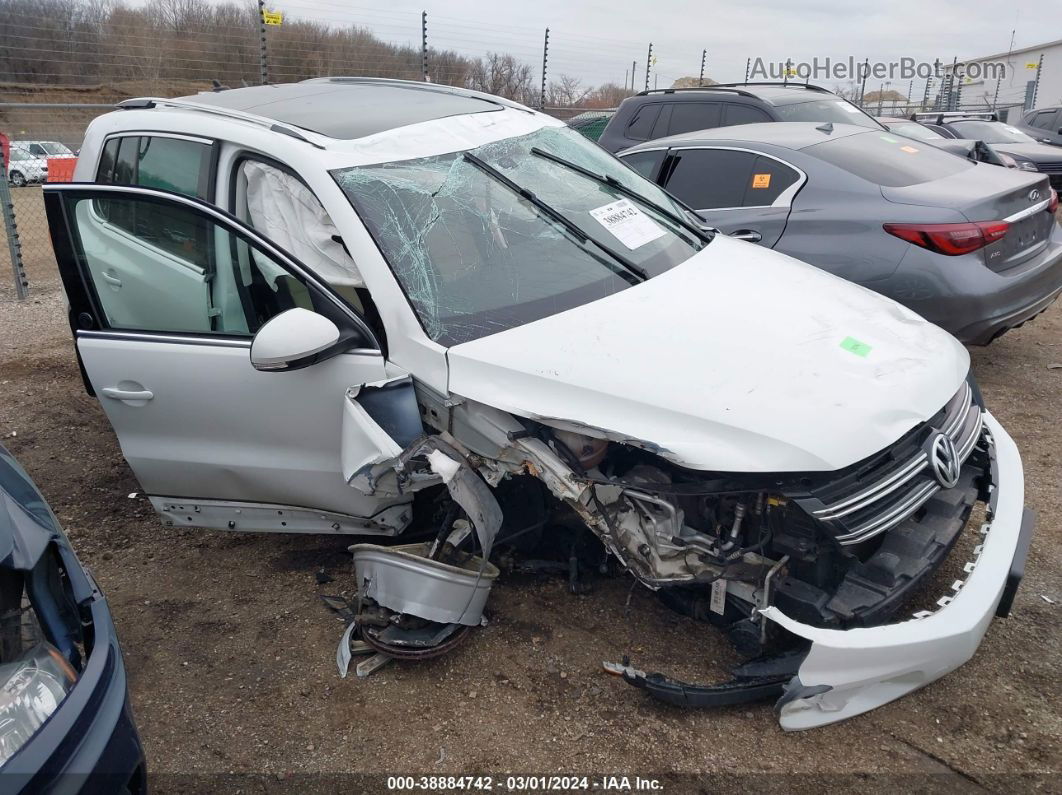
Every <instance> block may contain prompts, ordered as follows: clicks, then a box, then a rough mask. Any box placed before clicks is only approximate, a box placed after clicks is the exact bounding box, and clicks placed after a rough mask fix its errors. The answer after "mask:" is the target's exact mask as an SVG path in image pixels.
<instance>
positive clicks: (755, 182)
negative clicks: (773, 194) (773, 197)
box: [752, 174, 771, 188]
mask: <svg viewBox="0 0 1062 795" xmlns="http://www.w3.org/2000/svg"><path fill="white" fill-rule="evenodd" d="M752 187H754V188H769V187H771V175H770V174H753V175H752Z"/></svg>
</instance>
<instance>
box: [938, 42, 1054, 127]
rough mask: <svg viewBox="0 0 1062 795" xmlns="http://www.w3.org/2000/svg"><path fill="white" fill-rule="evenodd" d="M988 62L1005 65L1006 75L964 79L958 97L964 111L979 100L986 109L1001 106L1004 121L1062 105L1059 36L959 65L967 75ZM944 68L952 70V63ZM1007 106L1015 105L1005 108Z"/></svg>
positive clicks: (969, 60)
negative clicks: (1031, 45)
mask: <svg viewBox="0 0 1062 795" xmlns="http://www.w3.org/2000/svg"><path fill="white" fill-rule="evenodd" d="M1041 57H1042V58H1043V65H1042V67H1041V68H1040V83H1039V85H1038V86H1037V88H1036V99H1035V102H1033V103H1032V104H1029V101H1030V98H1031V95H1032V84H1033V83H1034V82H1035V80H1036V70H1037V66H1038V65H1039V64H1040V63H1041V61H1040V59H1041ZM990 62H993V63H1000V64H1004V65H1005V66H1006V76H1005V77H1003V78H1002V79H997V78H996V77H994V76H991V77H973V78H971V77H967V78H965V79H963V84H962V94H961V95H960V98H961V102H962V107H963V109H964V110H968V109H970V108H971V106H973V105H977V104H981V103H984V105H985V107H986V108H987V107H991V106H993V105H996V106H999V107H1000V111H1001V112H1000V115H1001V116H1002V117H1003V119H1004V121H1011V122H1013V121H1017V120H1018V119H1019V118H1020V117H1021V115H1022V113H1024V112H1025V110H1031V109H1033V108H1044V107H1051V106H1055V105H1062V39H1058V40H1056V41H1049V42H1047V43H1046V44H1037V45H1035V46H1033V47H1017V48H1015V49H1013V50H1011V51H1010V52H999V53H995V54H993V55H985V56H983V57H979V58H970V59H968V60H966V61H964V62H962V63H961V64H960V65H964V66H965V72H966V73H967V74H970V73H972V72H973V71H974V69H976V68H978V67H981V66H982V65H984V64H987V63H990ZM945 71H946V72H950V71H951V64H948V65H947V67H946V69H945ZM982 71H984V70H982ZM997 91H998V96H997ZM1008 105H1009V106H1015V105H1016V106H1017V107H1011V108H1010V109H1009V110H1006V109H1004V108H1005V106H1008Z"/></svg>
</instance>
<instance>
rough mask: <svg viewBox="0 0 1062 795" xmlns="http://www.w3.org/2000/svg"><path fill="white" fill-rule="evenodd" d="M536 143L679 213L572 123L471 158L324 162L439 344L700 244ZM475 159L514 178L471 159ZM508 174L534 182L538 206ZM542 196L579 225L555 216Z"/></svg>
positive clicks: (663, 267) (533, 313) (566, 304)
mask: <svg viewBox="0 0 1062 795" xmlns="http://www.w3.org/2000/svg"><path fill="white" fill-rule="evenodd" d="M533 147H538V148H539V149H541V150H544V151H546V152H549V153H551V154H554V155H557V156H559V157H561V158H564V159H566V160H569V161H571V162H573V163H575V164H577V165H579V166H582V167H583V168H585V169H588V170H590V171H593V172H595V173H596V174H601V175H608V176H612V177H614V178H615V179H617V180H619V181H620V182H622V183H623V185H624V186H626V187H627V188H630V189H631V190H634V191H636V192H637V193H638V194H640V195H642V196H644V197H645V198H646V199H648V200H650V201H652V202H655V203H657V204H659V205H661V206H662V207H663V208H665V209H667V210H668V211H670V212H673V213H675V214H676V215H681V214H682V213H683V212H684V208H683V206H682V205H681V204H680V203H678V202H677V201H676V200H675V199H672V198H671V197H669V196H668V195H667V194H666V193H664V192H663V191H662V190H661V189H660V188H658V187H657V186H655V185H653V184H652V183H651V182H649V181H647V180H645V179H644V178H643V177H641V176H640V175H638V174H637V173H635V172H634V171H632V170H631V169H629V168H627V167H626V166H625V165H623V164H622V163H620V162H619V161H618V160H616V159H615V158H613V157H612V156H611V155H610V154H608V153H607V152H605V151H604V150H603V149H601V148H600V147H598V146H596V145H595V144H593V143H591V142H590V141H587V140H586V139H585V138H583V137H582V136H581V135H579V134H578V133H576V132H573V131H572V130H569V129H567V128H544V129H541V130H538V131H536V132H534V133H531V134H529V135H524V136H520V137H517V138H508V139H505V140H502V141H496V142H494V143H490V144H486V145H484V146H480V147H477V148H475V149H472V150H471V151H470V154H472V155H474V158H468V157H466V156H465V155H466V153H464V152H457V153H454V154H446V155H440V156H437V157H426V158H420V159H416V160H403V161H397V162H391V163H381V164H377V165H371V166H356V167H353V168H347V169H340V170H337V171H334V172H332V173H333V175H334V176H335V179H336V181H337V182H338V183H339V186H340V187H341V188H342V189H343V191H344V193H345V194H346V196H347V198H348V199H349V200H350V201H351V203H352V204H353V205H354V207H355V209H356V210H357V211H358V214H359V216H360V217H361V219H362V220H363V221H364V223H365V225H366V226H367V227H368V229H369V231H370V232H371V233H372V235H373V237H374V239H375V240H376V243H377V245H378V246H379V247H380V250H381V251H382V252H383V255H384V257H385V258H386V259H387V261H388V262H389V264H390V266H391V269H392V270H393V271H394V274H395V277H396V278H397V279H398V282H399V284H400V285H401V286H402V289H403V290H404V291H405V294H406V296H407V297H408V299H409V301H410V303H411V304H412V306H413V309H414V310H415V311H416V313H417V316H418V318H419V319H420V322H421V324H422V325H423V326H424V329H425V331H426V332H427V334H428V336H429V337H431V338H432V339H433V340H435V341H436V342H439V343H440V344H442V345H456V344H459V343H461V342H467V341H469V340H473V339H478V338H480V337H485V336H487V335H489V334H495V333H497V332H499V331H504V330H506V329H510V328H515V327H516V326H520V325H523V324H524V323H530V322H532V321H534V320H538V319H540V318H543V317H548V316H550V315H554V314H557V313H558V312H563V311H565V310H568V309H572V308H574V307H577V306H580V305H582V304H586V303H589V302H591V301H596V300H598V299H600V298H604V297H605V296H608V295H611V294H613V293H616V292H619V291H620V290H626V289H627V288H629V287H631V286H633V285H636V284H638V283H639V282H640V281H641V279H640V276H639V274H643V273H644V274H645V275H646V276H648V277H653V276H656V275H659V274H661V273H663V272H664V271H667V270H670V269H671V268H673V267H675V266H676V265H678V264H679V263H681V262H684V261H686V260H687V259H689V257H691V256H692V255H693V254H694V253H696V252H697V251H698V250H699V249H700V248H701V247H702V246H703V245H704V243H703V242H702V241H701V240H699V239H697V238H696V237H694V236H692V235H690V234H689V232H688V230H686V229H684V228H682V227H681V226H680V225H678V224H676V223H675V222H674V221H673V220H669V219H668V218H667V217H665V216H664V215H662V214H660V213H658V212H657V211H656V210H654V209H652V208H650V207H648V206H647V205H645V204H642V203H640V202H639V201H637V200H635V199H633V198H629V197H626V196H623V195H622V194H621V193H620V192H619V191H617V190H616V189H615V188H612V187H610V186H608V185H605V184H602V183H600V182H598V181H597V180H594V179H593V178H591V177H589V176H587V175H584V174H579V173H578V172H576V171H573V170H572V169H570V168H567V167H565V166H564V165H562V164H560V163H556V162H553V161H551V160H548V159H545V158H543V157H537V156H535V155H533V154H532V153H531V149H532V148H533ZM475 158H479V159H480V160H481V161H482V162H483V163H485V164H487V165H489V166H490V167H492V169H493V170H495V171H496V172H499V173H500V175H501V176H503V177H504V178H506V179H507V181H508V184H507V183H506V182H505V181H502V180H499V179H498V178H497V177H496V176H492V175H491V173H489V171H488V170H484V169H483V168H479V167H477V166H476V165H475V163H474V162H473V161H474V160H475ZM514 186H515V187H518V188H519V189H522V190H524V191H530V192H531V193H533V194H534V197H535V199H536V200H537V203H538V206H536V203H535V202H533V201H532V200H530V199H529V198H528V197H526V196H521V195H520V194H519V193H518V192H517V190H516V189H514ZM543 203H544V204H545V205H548V208H549V210H552V211H555V212H557V213H559V214H560V215H562V216H564V218H565V219H567V220H568V221H570V222H572V224H574V227H572V228H566V226H565V224H564V223H562V222H561V221H560V220H559V219H557V218H551V217H550V213H549V212H547V211H546V210H544V209H543ZM579 230H582V232H583V234H581V235H580V234H577V232H578V231H579ZM586 238H589V240H587V239H586ZM592 241H597V242H598V243H600V244H601V245H600V246H597V245H595V244H594V243H593V242H592ZM610 251H611V252H612V255H610V253H609V252H610ZM624 262H626V263H628V265H632V266H634V268H633V269H631V268H627V267H625V266H624V264H623V263H624Z"/></svg>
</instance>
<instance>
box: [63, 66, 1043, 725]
mask: <svg viewBox="0 0 1062 795" xmlns="http://www.w3.org/2000/svg"><path fill="white" fill-rule="evenodd" d="M75 179H76V182H75V183H70V184H56V185H48V186H46V187H45V196H46V204H47V210H48V217H49V222H50V225H51V231H52V238H53V241H54V244H55V251H56V257H57V260H58V264H59V268H60V271H61V274H62V278H63V283H64V286H65V290H66V294H67V298H68V301H69V307H70V324H71V328H72V330H73V334H74V337H75V340H76V348H77V355H78V359H79V362H80V364H81V367H82V372H83V375H84V378H85V382H86V386H87V388H88V389H89V391H90V392H92V393H94V394H96V395H98V396H99V399H100V402H101V404H102V406H103V409H104V411H105V412H106V414H107V417H108V418H109V420H110V422H111V423H112V425H113V427H114V430H115V432H116V433H117V435H118V438H119V440H120V442H121V446H122V451H123V453H124V455H125V458H126V459H127V461H128V462H129V464H130V466H131V467H132V469H133V471H134V473H135V474H136V476H137V478H138V479H139V481H140V483H141V485H142V487H143V489H144V491H145V493H146V494H147V495H148V496H149V497H150V499H151V501H152V503H153V505H154V506H155V508H156V509H157V510H158V512H159V513H160V514H161V515H162V517H163V518H164V519H165V521H166V522H168V523H170V524H173V525H178V526H196V527H207V528H219V529H225V528H228V529H233V530H256V531H278V532H310V533H341V534H357V535H367V534H376V535H380V536H390V537H400V536H401V535H402V533H403V531H405V530H407V528H409V527H410V526H411V524H414V523H415V520H416V518H417V517H416V516H415V513H416V512H417V511H420V510H422V509H423V508H422V507H423V506H424V505H425V503H426V501H425V500H423V499H422V498H423V496H424V494H426V493H433V494H436V495H438V494H442V496H443V497H444V498H445V497H447V495H452V503H451V505H450V506H449V508H448V509H447V510H445V511H442V512H441V513H442V520H441V522H442V524H441V525H440V528H439V533H440V535H439V538H440V539H441V538H443V537H446V538H447V539H449V540H452V541H453V545H452V546H455V547H456V546H460V544H461V543H462V540H463V539H464V538H465V537H466V536H469V537H470V540H469V543H470V544H473V543H476V542H477V541H478V544H479V552H480V555H481V557H482V558H483V559H486V558H489V557H490V552H491V549H492V547H494V548H497V547H498V545H500V544H503V543H504V542H505V540H506V537H507V534H511V532H512V531H518V530H520V528H523V527H527V526H531V525H534V524H536V523H537V525H538V526H539V527H546V528H547V530H548V528H549V527H550V524H551V522H552V521H553V517H557V516H560V517H562V519H563V521H568V522H571V521H575V522H579V523H581V525H585V528H588V529H589V531H592V532H593V534H595V535H596V536H597V537H598V538H599V539H600V540H601V542H602V543H603V545H604V548H605V549H607V551H608V552H609V553H610V554H611V556H613V557H614V559H615V561H617V562H618V564H619V565H620V566H622V567H623V568H625V569H626V570H628V571H629V572H630V574H631V575H633V576H634V577H636V578H637V579H638V580H640V581H641V582H642V583H644V584H645V585H646V586H648V587H649V588H652V589H656V590H659V591H660V592H661V594H662V595H663V596H664V597H665V599H666V600H667V601H668V602H669V604H672V605H673V606H675V607H678V608H680V609H684V610H686V611H687V612H689V613H691V614H694V615H698V616H700V617H702V618H705V619H707V620H710V621H711V622H712V623H714V624H716V625H718V626H719V627H721V628H722V629H723V630H724V631H726V632H727V634H728V635H729V637H730V638H731V639H733V640H734V641H735V642H736V643H737V645H738V647H739V649H742V650H744V651H746V652H747V653H748V654H749V656H750V657H753V658H754V659H753V661H752V662H750V663H749V664H747V665H746V666H742V668H741V669H739V670H738V671H736V672H735V678H734V680H733V681H732V682H728V683H726V684H723V685H697V684H690V683H683V682H678V681H676V680H673V679H670V678H668V677H665V676H662V675H659V674H645V673H643V672H641V671H639V670H637V669H636V668H635V667H634V666H633V665H630V664H627V663H624V664H622V665H617V666H614V667H613V670H614V671H615V672H617V673H620V674H622V675H623V677H624V678H625V679H626V680H627V681H628V682H630V683H631V684H633V685H636V686H638V687H642V688H644V689H646V690H647V691H648V692H649V693H650V694H652V695H653V696H655V697H657V698H660V699H663V700H666V701H670V702H673V703H680V704H688V705H711V704H721V703H733V702H735V701H740V700H748V699H751V698H762V697H765V696H776V697H777V699H778V700H777V710H778V713H779V716H780V720H781V724H782V726H783V727H784V728H786V729H803V728H808V727H813V726H818V725H822V724H827V723H831V722H833V721H837V720H841V719H844V718H848V717H851V716H853V715H857V714H859V713H861V712H864V711H866V710H869V709H872V708H874V707H876V706H879V705H881V704H884V703H886V702H888V701H891V700H893V699H895V698H898V697H899V696H902V695H903V694H905V693H908V692H910V691H912V690H914V689H916V688H919V687H921V686H923V685H925V684H927V683H928V682H931V681H933V680H934V679H937V678H939V677H940V676H942V675H944V674H945V673H947V672H948V671H951V670H952V669H954V668H956V667H957V666H959V665H961V664H962V663H963V662H965V661H966V660H968V659H969V658H970V657H971V656H972V655H973V654H974V652H975V650H976V648H977V646H978V644H979V642H980V640H981V638H982V636H983V635H984V633H985V631H986V629H987V627H988V625H989V623H990V621H991V619H992V617H993V615H997V614H999V615H1005V614H1006V613H1007V611H1008V609H1009V606H1010V603H1011V601H1012V599H1013V596H1014V591H1015V588H1016V587H1017V584H1018V581H1019V580H1020V577H1021V574H1022V569H1023V566H1024V559H1025V552H1026V550H1027V547H1028V544H1029V541H1030V538H1031V534H1032V528H1033V522H1032V515H1031V514H1030V513H1029V512H1028V511H1027V510H1025V508H1024V506H1023V502H1024V484H1023V474H1022V465H1021V460H1020V458H1019V455H1018V451H1017V449H1016V447H1015V445H1014V442H1013V441H1012V440H1011V438H1010V436H1008V435H1007V433H1006V431H1005V430H1004V429H1003V428H1002V427H1001V426H1000V424H999V423H998V422H997V421H996V420H995V419H994V418H993V417H992V415H991V414H990V413H989V412H988V411H987V410H986V409H985V407H984V405H983V403H982V400H981V396H980V394H979V392H978V389H977V386H976V384H975V383H974V381H973V378H972V376H971V374H970V361H969V357H968V355H967V353H966V351H965V349H964V348H963V347H962V346H961V345H960V344H959V343H958V342H957V341H956V340H955V339H953V338H952V337H951V336H949V335H948V334H947V333H945V332H943V331H942V330H940V329H939V328H937V327H935V326H933V325H930V324H929V323H927V322H925V321H923V320H922V319H920V318H919V317H918V316H916V315H914V314H913V313H911V312H910V311H908V310H906V309H904V308H903V307H901V306H899V305H898V304H896V303H893V302H892V301H890V300H888V299H886V298H883V297H881V296H878V295H876V294H874V293H872V292H870V291H868V290H865V289H863V288H861V287H858V286H855V285H852V284H850V283H847V282H845V281H842V280H840V279H838V278H836V277H834V276H831V275H829V274H827V273H824V272H822V271H820V270H817V269H816V268H813V267H811V266H809V265H805V264H803V263H801V262H798V261H795V260H793V259H790V258H788V257H786V256H783V255H780V254H778V253H776V252H773V251H769V250H765V249H763V248H760V247H757V246H754V245H751V244H748V243H744V242H741V241H737V240H732V239H729V238H727V237H725V236H723V235H720V234H716V233H714V232H713V231H712V230H709V229H706V228H704V227H703V226H701V225H700V224H698V222H697V221H696V219H695V218H694V217H692V216H691V215H690V214H689V212H688V210H687V208H685V207H684V206H683V205H682V204H681V203H679V202H678V201H677V200H675V199H673V198H671V197H670V196H668V195H667V194H666V193H664V192H663V191H662V190H660V189H659V188H658V187H656V186H654V185H653V184H652V183H650V182H648V181H646V180H645V179H643V178H642V177H640V176H639V175H638V174H636V173H635V172H634V171H632V170H630V169H628V168H627V167H626V166H624V165H623V164H622V163H620V162H619V161H617V160H616V159H614V158H613V157H612V156H611V155H609V154H608V153H607V152H605V151H604V150H602V149H600V148H599V147H597V146H596V145H594V144H592V143H590V142H588V141H587V140H586V139H584V138H583V137H582V136H580V135H579V134H578V133H576V132H573V131H571V130H569V129H568V128H566V127H565V126H564V125H563V124H561V123H559V122H557V121H555V120H553V119H551V118H549V117H548V116H545V115H542V114H540V113H536V112H534V111H531V110H529V109H527V108H525V107H522V106H519V105H516V104H513V103H511V102H508V101H506V100H502V99H498V98H496V97H491V96H487V95H483V94H478V93H475V92H470V91H464V90H459V89H453V88H448V87H440V86H432V85H427V84H420V83H409V82H401V81H389V80H370V79H360V78H327V79H319V80H310V81H307V82H304V83H298V84H289V85H277V86H261V87H253V88H243V89H235V90H228V91H220V92H216V93H206V94H201V95H198V96H194V97H187V98H183V99H177V100H169V99H142V100H132V101H129V102H126V103H123V105H122V106H120V109H119V110H117V111H115V112H113V113H110V114H107V115H104V116H102V117H100V118H98V119H96V120H95V121H94V122H93V123H92V124H91V126H90V128H89V130H88V134H87V136H86V138H85V142H84V147H83V148H82V150H81V155H80V158H79V161H78V165H77V170H76V174H75ZM437 504H438V503H436V505H437ZM975 511H976V512H977V513H975ZM971 516H979V517H983V518H981V519H978V520H977V521H976V522H971V521H970V519H971ZM462 517H463V518H462ZM461 522H464V534H463V535H460V536H455V535H453V534H449V535H448V533H449V530H450V528H451V526H452V527H453V528H455V529H454V533H457V532H458V529H459V528H458V527H457V526H458V525H459V524H461ZM968 524H969V525H970V527H969V529H967V525H968ZM470 527H472V528H473V529H474V530H475V533H470V531H469V528H470ZM964 533H974V534H976V533H980V534H981V535H980V536H978V537H977V538H976V539H975V540H974V541H973V542H971V543H969V547H968V548H969V549H970V550H972V551H971V552H970V559H969V561H968V562H966V561H965V560H963V561H959V562H958V563H957V564H954V565H957V570H958V571H959V572H961V579H960V580H957V581H955V583H954V585H952V586H951V588H950V589H946V594H944V595H941V594H938V595H939V596H940V597H941V598H940V599H939V600H938V601H937V602H936V603H935V604H934V605H933V607H932V608H931V609H928V610H920V611H918V612H917V613H916V614H914V615H912V607H911V604H912V598H913V597H914V596H915V595H916V592H918V591H919V590H924V587H925V586H926V585H927V584H928V583H929V582H930V580H931V579H932V578H933V575H934V573H935V572H937V571H938V569H941V567H942V564H943V563H944V561H945V559H946V558H948V556H949V553H950V552H951V551H952V548H953V546H955V545H956V544H957V542H958V541H959V540H960V537H961V536H963V534H964ZM432 547H433V548H432V550H431V552H424V555H425V556H429V555H434V554H435V552H436V549H435V547H437V545H432ZM964 548H965V547H964ZM964 554H965V553H964ZM964 563H965V565H963V564H964ZM441 570H442V569H437V570H436V573H438V571H441ZM406 571H408V577H407V578H406V579H405V580H404V581H402V582H401V583H400V585H401V589H402V590H403V593H402V594H396V593H383V591H382V590H380V592H378V593H374V596H375V598H376V601H377V602H378V603H379V607H380V608H381V609H382V610H388V609H389V610H391V611H392V612H393V613H394V614H395V615H398V616H399V617H401V615H402V614H405V613H409V614H412V615H414V616H421V617H422V618H423V619H424V620H426V621H429V620H430V621H434V622H440V623H441V625H443V626H445V625H448V624H449V625H454V626H456V625H459V624H466V625H467V624H472V623H476V622H477V621H478V613H476V614H475V615H474V616H473V619H472V620H470V619H469V617H468V614H469V605H470V604H471V602H469V603H458V602H460V600H459V599H457V600H455V599H454V598H453V597H452V596H446V595H445V594H443V593H442V592H440V591H437V590H433V589H434V588H435V585H433V582H432V580H431V576H430V575H427V574H424V572H423V571H420V570H418V569H417V567H416V565H413V566H411V567H407V569H406ZM484 571H485V570H484V569H483V568H482V566H481V568H480V569H479V576H477V583H476V584H477V586H478V585H479V578H480V577H481V576H482V575H483V573H484ZM421 575H424V576H423V577H422V576H421ZM403 576H406V575H403ZM437 579H438V578H437ZM938 579H939V578H938ZM948 581H949V582H950V581H951V578H950V577H949V578H948ZM363 584H364V583H363ZM436 584H437V583H436ZM417 589H423V590H422V592H421V593H420V595H419V596H418V593H417ZM417 605H420V606H421V607H420V608H418V607H417ZM418 610H421V611H422V612H418ZM444 634H445V633H441V634H440V635H439V637H443V635H444ZM617 651H620V650H617Z"/></svg>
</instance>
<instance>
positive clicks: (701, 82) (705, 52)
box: [697, 50, 708, 86]
mask: <svg viewBox="0 0 1062 795" xmlns="http://www.w3.org/2000/svg"><path fill="white" fill-rule="evenodd" d="M707 58H708V50H701V77H700V80H698V81H697V85H699V86H703V85H704V62H705V60H706V59H707Z"/></svg>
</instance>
